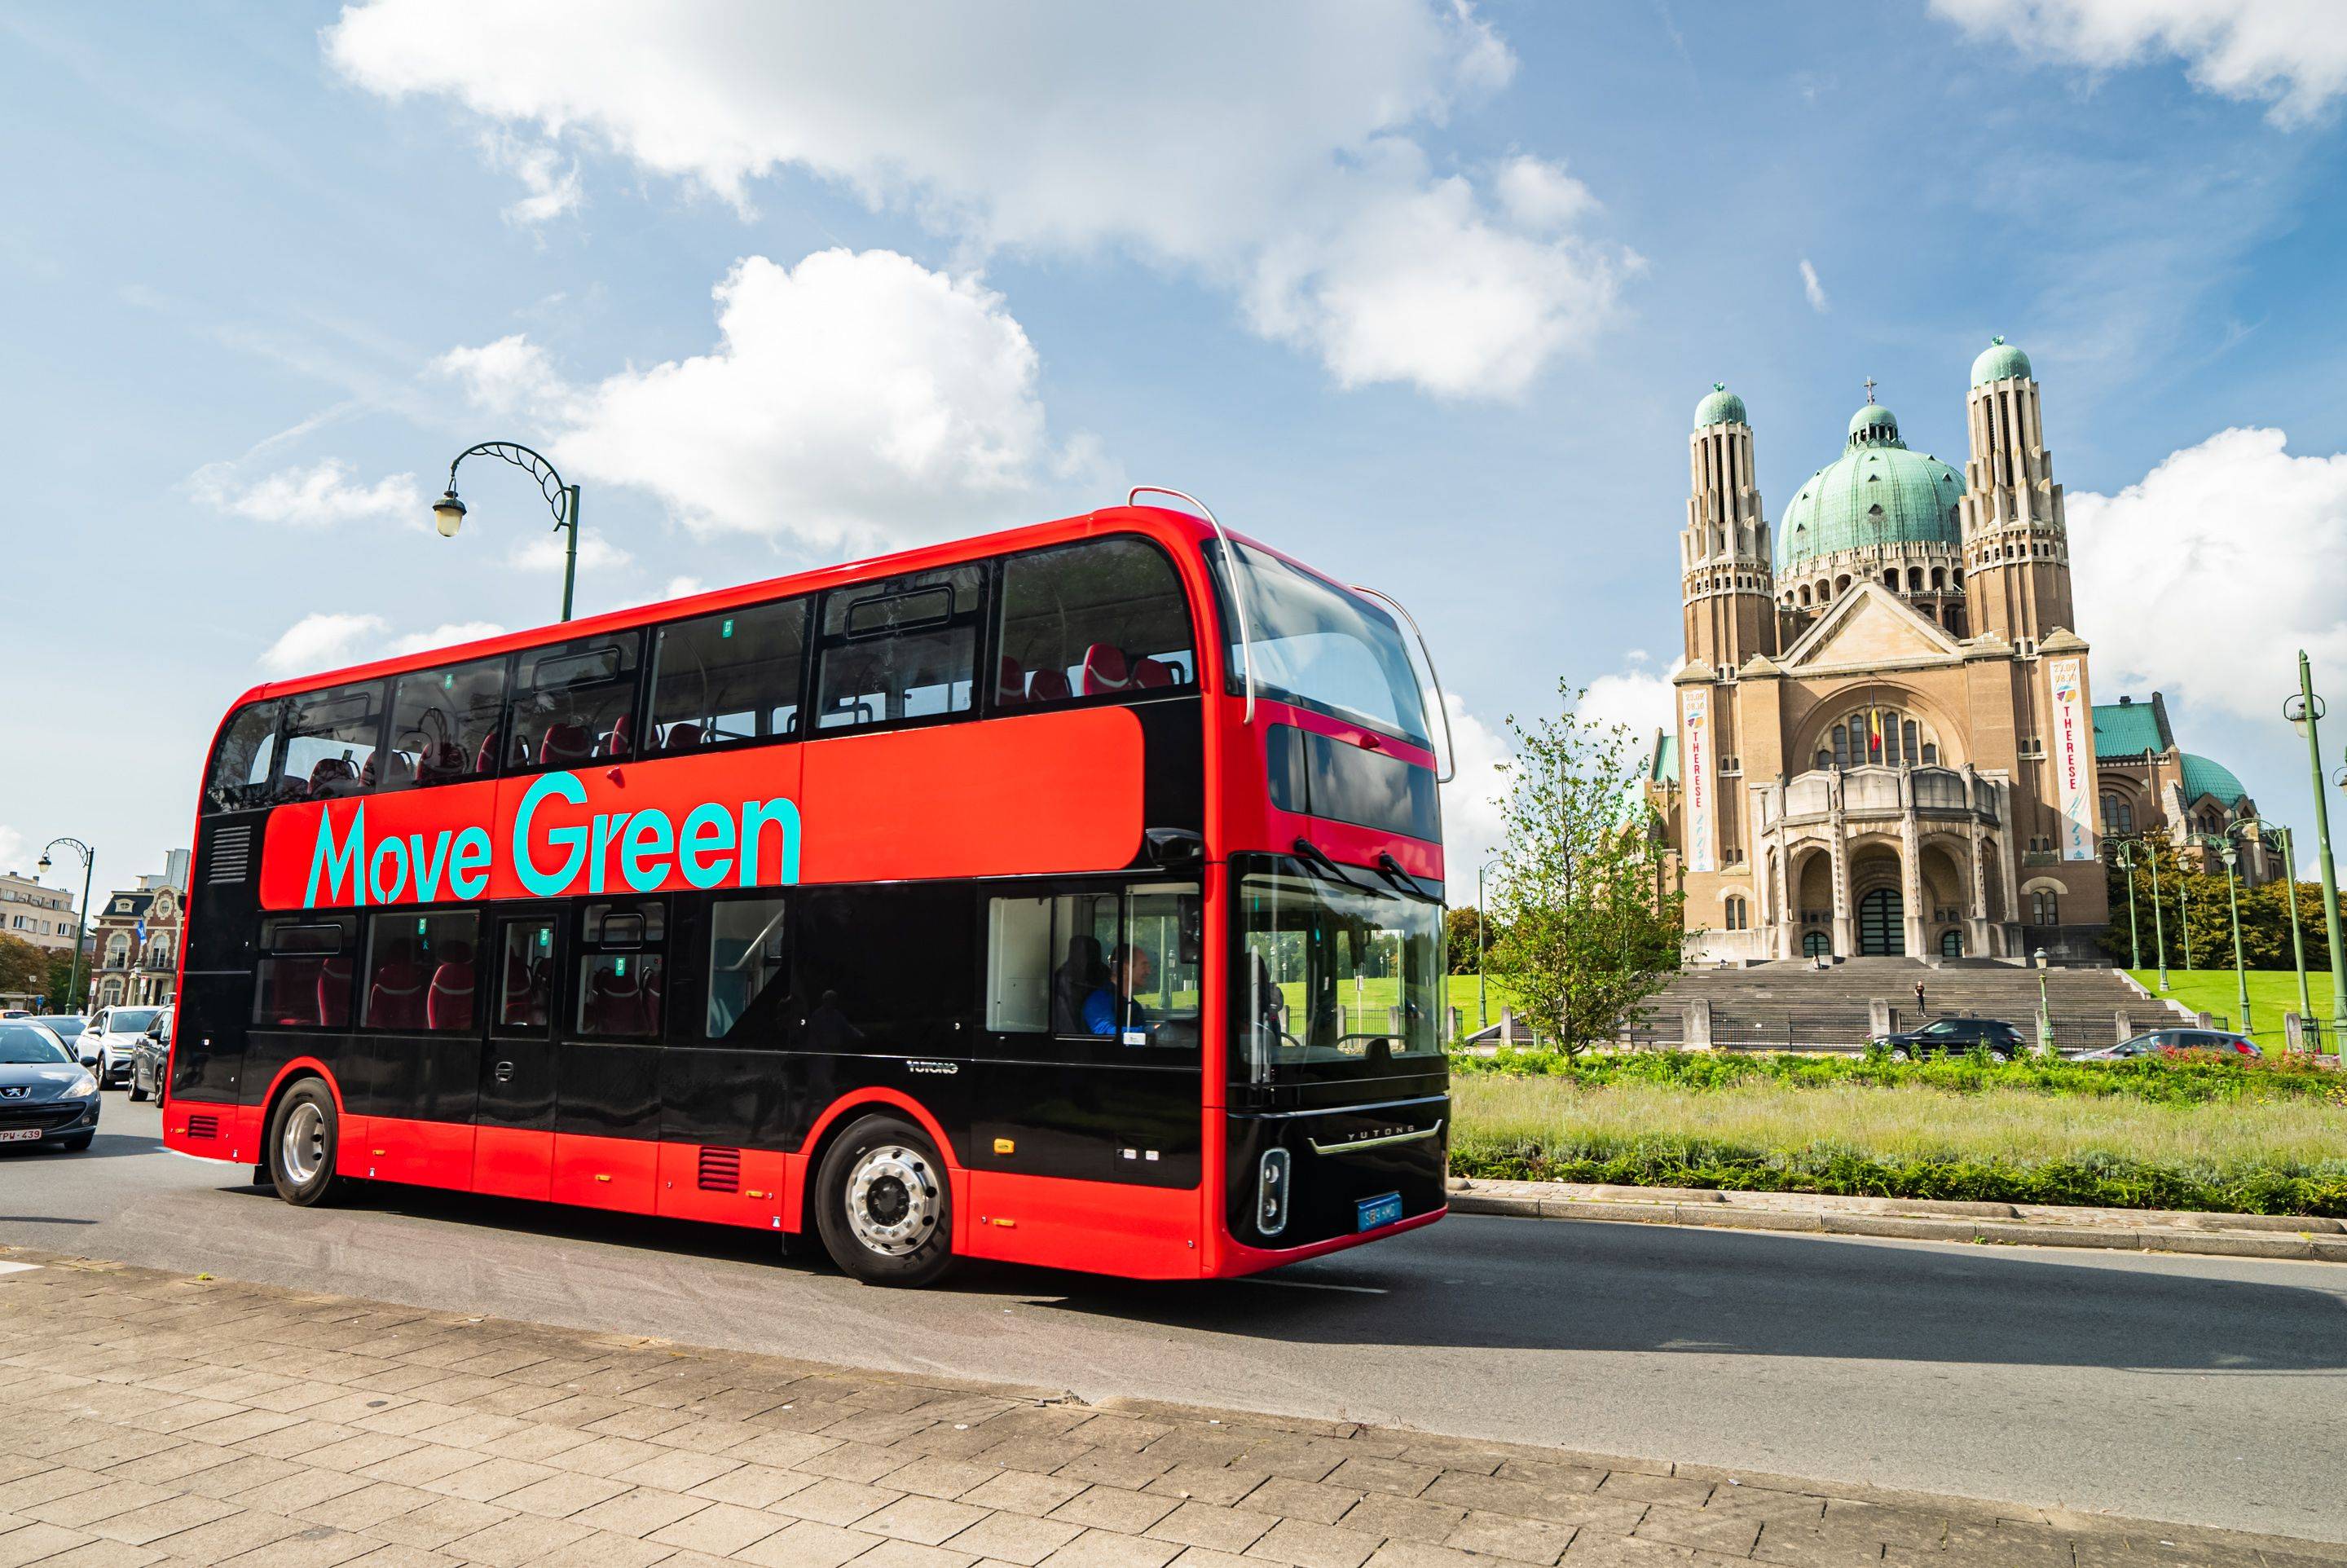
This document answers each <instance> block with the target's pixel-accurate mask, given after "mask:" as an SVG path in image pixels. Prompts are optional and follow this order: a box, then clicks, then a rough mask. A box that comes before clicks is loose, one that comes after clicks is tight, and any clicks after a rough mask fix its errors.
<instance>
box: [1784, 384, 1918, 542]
mask: <svg viewBox="0 0 2347 1568" xmlns="http://www.w3.org/2000/svg"><path fill="white" fill-rule="evenodd" d="M1963 493H1964V480H1963V475H1961V474H1959V473H1957V472H1956V471H1955V470H1954V469H1953V468H1951V467H1949V466H1947V465H1946V464H1945V463H1942V462H1941V461H1940V460H1939V459H1938V458H1937V457H1927V456H1924V455H1923V454H1922V453H1921V452H1910V451H1909V450H1907V445H1906V443H1905V442H1903V441H1901V440H1900V439H1899V416H1898V415H1895V414H1893V413H1891V410H1889V409H1888V408H1885V407H1883V406H1882V405H1881V404H1879V403H1870V404H1868V405H1866V406H1865V407H1863V408H1861V409H1860V410H1859V411H1858V412H1857V413H1856V414H1855V415H1851V416H1850V444H1849V445H1848V446H1844V447H1843V448H1842V454H1841V456H1840V457H1837V458H1835V459H1834V460H1833V461H1832V462H1830V463H1829V464H1827V465H1826V466H1824V467H1822V468H1820V469H1819V470H1818V471H1817V472H1816V473H1814V474H1812V475H1810V476H1809V478H1808V479H1807V480H1805V481H1804V482H1803V483H1802V485H1801V487H1800V488H1799V490H1798V491H1796V492H1795V493H1794V496H1793V498H1792V499H1791V500H1789V501H1788V502H1786V503H1785V510H1784V515H1783V516H1782V517H1781V518H1779V519H1778V523H1777V569H1778V571H1779V572H1785V571H1791V570H1794V569H1798V567H1799V564H1800V563H1801V562H1803V561H1808V560H1814V559H1817V558H1818V557H1819V556H1829V555H1833V554H1836V553H1837V552H1839V551H1841V550H1855V549H1864V548H1868V547H1870V546H1873V545H1902V544H1936V545H1944V546H1946V547H1947V548H1949V549H1950V550H1957V549H1961V548H1963V526H1962V524H1961V523H1960V522H1959V521H1958V520H1957V516H1956V501H1957V498H1958V497H1961V496H1963Z"/></svg>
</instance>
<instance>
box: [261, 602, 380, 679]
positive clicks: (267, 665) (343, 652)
mask: <svg viewBox="0 0 2347 1568" xmlns="http://www.w3.org/2000/svg"><path fill="white" fill-rule="evenodd" d="M383 634H384V619H383V617H382V616H380V615H356V614H352V613H350V612H348V611H343V610H314V611H313V612H312V613H310V614H308V615H305V616H303V617H302V619H301V620H297V621H295V622H294V623H293V624H292V625H291V626H289V627H287V628H286V629H285V634H284V635H283V636H282V637H280V638H279V639H278V640H277V641H274V642H272V643H271V644H270V645H269V647H268V649H267V650H266V651H264V652H262V654H261V660H260V663H261V669H263V670H265V671H268V672H269V673H270V674H272V675H304V674H309V673H311V672H313V671H321V670H333V669H337V668H339V667H341V666H342V665H344V664H354V663H359V662H362V661H364V660H365V659H366V658H367V657H368V655H369V653H370V652H371V651H374V650H376V649H378V648H380V646H381V644H382V641H383Z"/></svg>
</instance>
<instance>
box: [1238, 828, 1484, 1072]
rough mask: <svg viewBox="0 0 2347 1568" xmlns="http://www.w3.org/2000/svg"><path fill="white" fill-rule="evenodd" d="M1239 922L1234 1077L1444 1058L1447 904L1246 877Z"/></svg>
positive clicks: (1417, 1067) (1416, 1064) (1320, 883)
mask: <svg viewBox="0 0 2347 1568" xmlns="http://www.w3.org/2000/svg"><path fill="white" fill-rule="evenodd" d="M1237 919H1238V924H1239V937H1240V944H1241V948H1240V958H1239V971H1238V974H1237V975H1236V977H1235V980H1236V983H1235V985H1234V986H1233V987H1232V990H1233V994H1234V999H1235V1007H1236V1014H1235V1018H1234V1020H1233V1028H1232V1030H1231V1040H1232V1050H1231V1055H1232V1067H1233V1071H1234V1072H1235V1073H1238V1072H1244V1073H1245V1076H1246V1077H1247V1078H1248V1079H1249V1080H1251V1081H1256V1082H1263V1081H1269V1080H1271V1079H1273V1078H1277V1077H1281V1076H1284V1075H1285V1073H1284V1071H1283V1070H1286V1069H1290V1068H1304V1069H1307V1070H1308V1069H1310V1068H1312V1067H1314V1066H1317V1065H1326V1064H1339V1063H1358V1064H1361V1065H1362V1066H1364V1067H1366V1068H1368V1070H1369V1071H1372V1072H1374V1071H1375V1070H1376V1069H1377V1068H1378V1067H1379V1066H1383V1065H1386V1064H1392V1065H1393V1066H1396V1067H1408V1068H1409V1069H1410V1070H1413V1071H1423V1070H1424V1067H1425V1065H1426V1064H1427V1063H1430V1062H1431V1061H1439V1060H1440V1058H1441V1055H1442V1041H1441V1031H1440V1028H1439V1027H1438V1026H1439V1024H1440V1017H1441V1008H1442V989H1441V988H1442V910H1441V907H1440V906H1439V905H1436V904H1431V903H1428V902H1426V901H1424V900H1422V899H1417V898H1405V897H1402V896H1401V895H1400V894H1399V893H1398V892H1391V891H1388V890H1386V889H1384V888H1378V889H1377V890H1376V891H1358V892H1357V891H1355V890H1353V889H1350V888H1347V887H1344V886H1338V885H1337V884H1336V883H1334V882H1332V881H1326V880H1323V879H1321V878H1320V877H1317V876H1303V875H1300V874H1299V875H1289V874H1286V873H1284V872H1254V873H1250V874H1248V875H1247V876H1244V877H1243V878H1242V879H1241V880H1240V883H1239V897H1238V910H1237ZM1402 1059H1414V1060H1409V1061H1404V1060H1402ZM1303 1075H1304V1076H1307V1077H1308V1076H1314V1074H1313V1073H1311V1072H1310V1071H1306V1072H1305V1073H1304V1074H1303ZM1347 1076H1349V1074H1348V1075H1347Z"/></svg>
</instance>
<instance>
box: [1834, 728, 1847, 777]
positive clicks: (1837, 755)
mask: <svg viewBox="0 0 2347 1568" xmlns="http://www.w3.org/2000/svg"><path fill="white" fill-rule="evenodd" d="M1833 765H1834V766H1836V767H1838V768H1846V767H1848V766H1850V732H1849V731H1848V730H1846V729H1844V728H1843V727H1842V726H1841V725H1840V724H1836V725H1835V726H1834V727H1833Z"/></svg>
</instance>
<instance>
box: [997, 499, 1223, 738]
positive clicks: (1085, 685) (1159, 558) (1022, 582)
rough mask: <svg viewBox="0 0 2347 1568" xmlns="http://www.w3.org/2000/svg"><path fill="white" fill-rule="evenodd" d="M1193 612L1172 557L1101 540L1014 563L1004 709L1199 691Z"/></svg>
mask: <svg viewBox="0 0 2347 1568" xmlns="http://www.w3.org/2000/svg"><path fill="white" fill-rule="evenodd" d="M1192 643H1193V640H1192V638H1191V635H1190V606H1189V601H1188V600H1186V599H1185V598H1184V596H1183V593H1182V582H1181V579H1179V578H1178V577H1176V576H1175V575H1174V573H1173V562H1172V561H1170V560H1168V559H1166V557H1165V554H1164V552H1163V551H1162V550H1160V549H1158V548H1156V547H1155V546H1154V545H1152V544H1150V543H1149V542H1148V541H1147V540H1145V539H1140V538H1106V539H1091V540H1087V541H1085V542H1084V543H1082V544H1077V545H1064V546H1061V547H1060V548H1055V549H1047V550H1036V551H1034V552H1032V553H1030V554H1028V555H1022V556H1013V557H1011V558H1010V559H1009V560H1008V561H1005V562H1004V563H1003V570H1002V661H1001V665H1000V667H999V669H998V670H997V671H995V691H994V695H995V706H996V707H998V708H1019V707H1031V706H1034V705H1037V704H1040V703H1048V702H1067V701H1072V700H1074V699H1076V698H1081V697H1105V696H1123V697H1127V698H1136V697H1147V696H1152V695H1162V694H1168V693H1171V692H1176V691H1184V690H1194V689H1195V687H1196V685H1197V681H1198V661H1197V655H1196V654H1195V652H1194V651H1193V646H1192Z"/></svg>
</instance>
